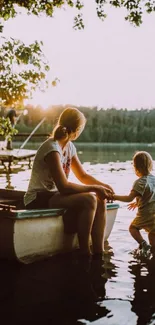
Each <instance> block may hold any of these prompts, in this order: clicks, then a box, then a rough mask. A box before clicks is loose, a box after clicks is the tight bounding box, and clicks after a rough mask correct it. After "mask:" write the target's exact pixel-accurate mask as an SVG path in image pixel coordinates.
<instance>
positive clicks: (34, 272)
mask: <svg viewBox="0 0 155 325" xmlns="http://www.w3.org/2000/svg"><path fill="white" fill-rule="evenodd" d="M108 263H110V255H109V257H108V254H107V256H106V262H105V265H106V264H107V265H108V270H105V267H104V265H103V261H101V260H99V259H96V260H95V259H94V260H93V261H92V262H91V264H90V268H89V270H88V269H86V268H85V267H83V264H81V263H78V262H77V259H76V258H75V257H74V258H73V256H72V255H70V254H66V255H64V256H55V257H52V258H50V259H46V260H43V261H38V262H35V263H32V264H28V265H24V264H12V263H11V262H3V263H1V268H0V275H1V276H0V288H1V290H0V301H1V307H0V308H1V310H0V312H1V313H0V315H1V317H2V319H3V317H5V320H6V324H7V325H9V324H10V325H12V324H45V325H46V324H59V325H61V324H62V325H74V324H87V321H88V322H93V321H95V320H98V319H100V318H106V316H107V315H108V314H109V313H110V310H109V309H108V308H107V307H105V306H104V299H105V295H106V291H105V284H106V282H107V278H108V277H111V276H112V275H113V276H114V274H115V273H112V268H113V265H109V264H108ZM107 275H108V276H107ZM101 301H102V306H101V305H100V302H101Z"/></svg>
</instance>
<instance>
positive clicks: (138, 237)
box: [129, 224, 144, 244]
mask: <svg viewBox="0 0 155 325" xmlns="http://www.w3.org/2000/svg"><path fill="white" fill-rule="evenodd" d="M129 231H130V234H131V236H132V237H133V238H134V239H135V240H136V241H137V243H138V244H141V243H142V242H143V241H144V238H143V237H142V235H141V233H140V231H139V230H138V229H137V228H136V227H135V226H133V225H132V224H131V225H130V227H129Z"/></svg>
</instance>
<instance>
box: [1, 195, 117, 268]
mask: <svg viewBox="0 0 155 325" xmlns="http://www.w3.org/2000/svg"><path fill="white" fill-rule="evenodd" d="M24 193H25V192H24V191H18V190H9V189H0V258H3V259H14V260H18V261H20V262H22V263H25V264H27V263H31V262H33V261H36V260H37V259H41V258H46V257H47V256H53V255H56V254H61V253H66V252H70V251H72V250H73V249H77V248H78V247H79V245H78V238H77V234H65V233H64V226H63V217H62V216H63V213H64V211H65V210H64V209H33V210H26V209H24V208H23V203H22V202H23V196H24ZM118 208H119V204H117V203H107V223H106V228H105V237H104V240H105V241H106V240H107V239H108V238H109V236H110V234H111V231H112V228H113V225H114V222H115V219H116V215H117V211H118Z"/></svg>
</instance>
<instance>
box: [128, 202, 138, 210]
mask: <svg viewBox="0 0 155 325" xmlns="http://www.w3.org/2000/svg"><path fill="white" fill-rule="evenodd" d="M136 207H137V202H131V203H129V204H128V209H129V210H134V209H135V208H136Z"/></svg>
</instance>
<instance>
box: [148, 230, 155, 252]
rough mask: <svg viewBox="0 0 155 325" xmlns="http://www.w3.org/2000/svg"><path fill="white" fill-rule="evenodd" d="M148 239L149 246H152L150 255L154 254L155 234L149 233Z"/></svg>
mask: <svg viewBox="0 0 155 325" xmlns="http://www.w3.org/2000/svg"><path fill="white" fill-rule="evenodd" d="M148 239H149V242H150V245H151V246H152V253H155V233H153V232H149V234H148Z"/></svg>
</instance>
